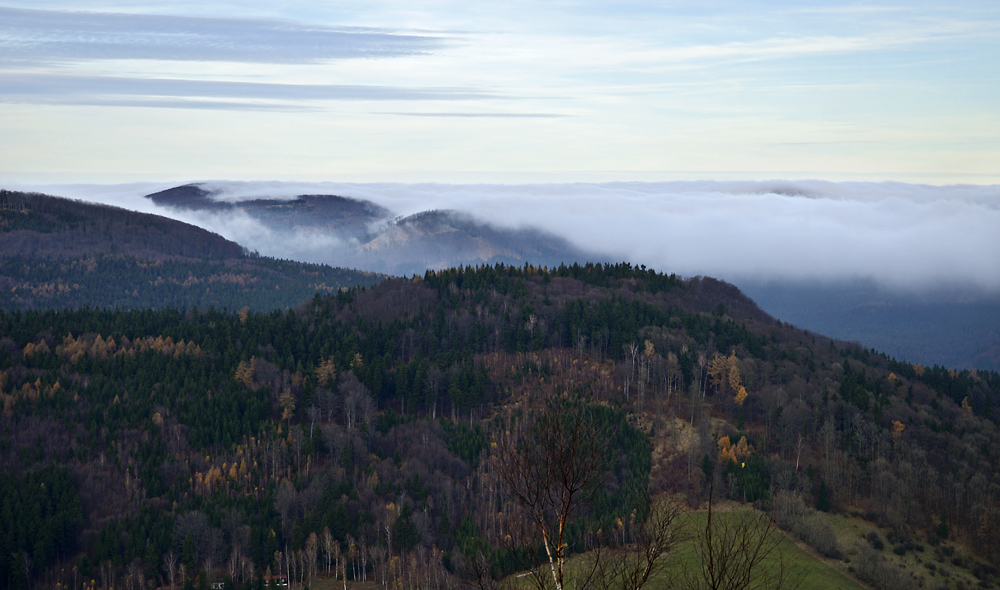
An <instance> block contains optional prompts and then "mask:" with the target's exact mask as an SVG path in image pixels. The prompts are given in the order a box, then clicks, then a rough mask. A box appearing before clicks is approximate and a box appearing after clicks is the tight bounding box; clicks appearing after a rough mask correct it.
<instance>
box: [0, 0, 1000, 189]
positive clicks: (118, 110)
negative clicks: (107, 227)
mask: <svg viewBox="0 0 1000 590" xmlns="http://www.w3.org/2000/svg"><path fill="white" fill-rule="evenodd" d="M998 56H1000V4H997V3H994V2H983V1H982V0H979V1H972V2H953V3H949V4H948V5H945V3H939V2H937V3H930V2H926V3H924V2H908V3H899V4H872V3H856V4H852V3H831V2H767V3H763V2H638V1H637V2H614V3H611V2H587V1H579V2H573V1H564V2H550V3H538V2H518V1H515V2H507V3H496V2H491V3H478V2H458V1H454V2H453V1H450V0H440V1H433V2H410V1H407V2H402V1H398V2H397V1H380V0H368V1H364V2H350V1H348V2H336V3H327V2H305V1H301V2H300V1H288V2H266V3H265V2H239V3H235V2H205V1H202V2H189V1H186V0H172V1H170V2H144V1H138V0H136V1H104V2H101V1H56V0H32V1H31V2H18V1H11V0H0V181H5V182H8V183H9V182H22V183H29V182H52V183H58V182H67V183H68V182H126V181H139V180H143V181H173V180H178V181H183V180H198V179H210V178H215V179H232V180H253V179H278V180H303V181H305V180H312V181H320V180H322V181H345V182H355V181H360V182H377V181H397V182H417V181H435V182H513V183H523V182H576V181H609V180H683V179H748V180H749V179H767V178H820V179H827V180H898V181H906V182H925V183H931V184H948V183H973V184H992V183H998V182H1000V100H998V98H997V97H1000V59H998Z"/></svg>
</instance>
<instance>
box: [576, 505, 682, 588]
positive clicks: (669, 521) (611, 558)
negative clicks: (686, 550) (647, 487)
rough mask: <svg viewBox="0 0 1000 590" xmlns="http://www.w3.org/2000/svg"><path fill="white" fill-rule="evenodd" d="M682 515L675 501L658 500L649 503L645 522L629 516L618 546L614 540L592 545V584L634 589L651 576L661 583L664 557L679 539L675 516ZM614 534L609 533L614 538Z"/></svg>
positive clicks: (676, 517)
mask: <svg viewBox="0 0 1000 590" xmlns="http://www.w3.org/2000/svg"><path fill="white" fill-rule="evenodd" d="M683 512H684V511H683V509H682V508H681V506H680V505H679V504H677V503H676V502H673V501H671V500H667V499H660V500H657V501H653V502H650V505H649V515H648V516H647V517H646V519H645V520H643V521H636V520H635V519H634V517H633V519H632V520H631V521H630V522H627V523H625V522H623V523H622V525H621V527H620V528H621V531H620V533H621V534H622V536H623V540H622V542H621V543H618V542H617V540H616V539H614V540H607V541H608V542H607V544H606V545H600V544H599V545H596V546H595V549H594V551H593V556H592V559H593V561H594V563H595V570H596V575H595V576H594V577H593V579H594V582H595V583H594V585H595V586H596V587H597V588H600V589H601V590H613V589H620V590H638V589H639V588H642V587H643V586H645V585H646V584H647V583H648V582H649V581H650V580H651V579H653V578H655V577H660V579H659V582H660V583H661V584H662V583H663V580H662V575H663V574H664V573H665V571H666V565H667V557H669V554H670V552H671V551H672V550H673V548H674V547H675V546H676V544H677V543H678V542H679V541H680V540H681V533H680V528H679V526H678V525H679V523H678V516H680V515H681V514H683ZM618 532H619V531H611V534H612V535H613V536H614V537H617V533H618ZM666 587H671V584H666Z"/></svg>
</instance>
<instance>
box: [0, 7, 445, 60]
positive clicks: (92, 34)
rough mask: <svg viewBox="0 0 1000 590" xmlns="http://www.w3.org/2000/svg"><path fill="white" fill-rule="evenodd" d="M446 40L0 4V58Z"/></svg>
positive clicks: (301, 53)
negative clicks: (28, 7) (23, 7)
mask: <svg viewBox="0 0 1000 590" xmlns="http://www.w3.org/2000/svg"><path fill="white" fill-rule="evenodd" d="M446 43H447V40H446V39H445V38H444V37H443V36H441V35H436V34H420V35H415V34H400V33H397V32H393V31H390V30H384V29H377V28H361V27H337V28H334V27H327V26H317V25H307V24H302V23H294V22H287V21H279V20H251V19H239V18H201V17H181V16H162V15H144V14H123V13H99V12H70V11H62V10H26V9H16V8H4V7H0V59H3V60H11V61H13V60H23V61H25V62H27V63H45V62H78V61H83V60H107V59H127V60H137V59H142V60H149V59H152V60H180V61H226V62H248V63H313V62H319V61H324V60H332V59H349V58H355V59H356V58H386V57H400V56H406V55H419V54H426V53H429V52H432V51H435V50H438V49H440V48H442V47H443V46H444V45H446Z"/></svg>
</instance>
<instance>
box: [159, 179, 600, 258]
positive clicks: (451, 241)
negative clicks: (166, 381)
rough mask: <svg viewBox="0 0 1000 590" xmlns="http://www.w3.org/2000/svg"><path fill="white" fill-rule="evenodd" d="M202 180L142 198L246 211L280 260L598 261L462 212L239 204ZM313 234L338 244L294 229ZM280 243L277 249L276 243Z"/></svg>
mask: <svg viewBox="0 0 1000 590" xmlns="http://www.w3.org/2000/svg"><path fill="white" fill-rule="evenodd" d="M219 194H220V193H219V192H217V191H213V190H211V189H210V187H207V185H201V184H186V185H183V186H177V187H174V188H170V189H167V190H163V191H160V192H157V193H152V194H149V195H146V198H148V199H150V200H151V201H152V202H153V203H155V204H157V205H159V206H162V207H168V208H171V209H174V210H178V211H201V212H209V213H214V214H219V215H227V214H236V213H239V212H242V213H245V214H246V215H248V216H250V217H251V218H253V219H255V220H257V221H258V222H260V223H261V224H263V225H264V226H265V227H267V228H268V229H269V230H271V231H272V232H275V233H277V234H278V238H277V240H275V241H280V236H281V235H284V236H285V237H286V241H287V242H288V243H289V244H290V245H289V246H287V248H286V249H284V250H281V251H280V252H273V253H275V254H277V255H279V256H282V257H289V258H295V259H298V260H311V261H315V262H324V263H334V262H335V263H337V264H346V265H348V266H354V267H358V268H365V269H368V270H372V271H375V272H381V273H386V274H397V275H414V274H416V275H419V274H423V273H424V271H426V270H427V269H443V268H450V267H455V266H475V265H483V264H496V263H498V262H499V263H504V264H511V265H521V264H525V263H528V264H534V265H544V266H558V265H559V264H561V263H567V264H571V263H573V262H587V261H603V262H608V261H609V260H606V257H605V256H603V255H600V254H598V253H595V252H588V251H584V250H582V249H580V248H578V247H575V246H573V245H572V244H570V243H569V242H568V241H567V240H565V239H563V238H561V237H559V236H556V235H553V234H551V233H548V232H545V231H542V230H539V229H535V228H530V227H525V228H505V227H500V226H497V225H494V224H491V223H488V222H485V221H483V220H481V219H479V218H477V217H476V216H475V215H473V214H472V213H469V212H466V211H459V210H451V209H448V210H427V211H419V212H417V213H413V214H410V215H398V214H396V213H394V212H392V211H390V210H388V209H386V208H385V207H382V206H381V205H378V204H376V203H372V202H370V201H365V200H361V199H355V198H351V197H344V196H337V195H298V196H296V197H294V198H283V199H278V198H273V197H268V196H266V195H262V196H260V197H252V198H248V199H243V200H239V201H226V200H219V199H216V198H215V197H217V196H218V195H219ZM304 231H307V232H312V233H311V234H309V235H317V236H323V237H326V238H328V239H330V240H333V241H335V242H336V243H337V244H338V246H337V247H335V248H324V249H320V248H315V249H313V250H309V249H308V247H306V248H303V246H302V244H301V241H300V240H295V239H292V238H291V237H290V236H291V235H292V234H291V232H296V233H297V234H301V232H304ZM274 247H275V248H278V247H279V246H274Z"/></svg>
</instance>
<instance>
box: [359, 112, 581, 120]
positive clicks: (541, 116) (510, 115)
mask: <svg viewBox="0 0 1000 590" xmlns="http://www.w3.org/2000/svg"><path fill="white" fill-rule="evenodd" d="M379 114H382V115H400V116H403V117H459V118H461V117H468V118H472V119H478V118H484V119H494V118H496V119H506V118H511V119H559V118H562V117H568V116H569V115H560V114H557V113H461V112H458V113H447V112H439V113H402V112H391V113H379Z"/></svg>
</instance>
